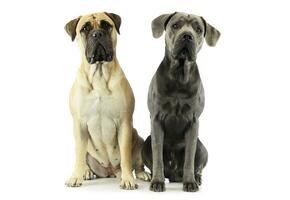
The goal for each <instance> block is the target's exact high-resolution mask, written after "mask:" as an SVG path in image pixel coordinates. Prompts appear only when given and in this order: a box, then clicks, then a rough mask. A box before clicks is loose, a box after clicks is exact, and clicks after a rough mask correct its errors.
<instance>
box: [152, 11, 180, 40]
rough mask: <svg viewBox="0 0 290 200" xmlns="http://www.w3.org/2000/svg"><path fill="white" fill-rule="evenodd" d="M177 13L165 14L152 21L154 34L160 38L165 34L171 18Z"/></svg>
mask: <svg viewBox="0 0 290 200" xmlns="http://www.w3.org/2000/svg"><path fill="white" fill-rule="evenodd" d="M175 14H176V12H175V13H171V14H163V15H160V16H159V17H157V18H155V19H154V20H153V21H152V23H151V28H152V34H153V37H154V38H160V37H161V35H162V34H163V31H164V30H165V29H166V25H167V24H168V22H169V20H170V19H171V18H172V17H173V15H175Z"/></svg>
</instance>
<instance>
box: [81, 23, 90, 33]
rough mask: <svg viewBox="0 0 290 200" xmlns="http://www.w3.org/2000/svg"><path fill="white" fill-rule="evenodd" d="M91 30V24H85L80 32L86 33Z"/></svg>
mask: <svg viewBox="0 0 290 200" xmlns="http://www.w3.org/2000/svg"><path fill="white" fill-rule="evenodd" d="M90 30H91V24H90V23H89V22H87V23H85V24H84V25H83V27H82V28H81V32H88V31H90Z"/></svg>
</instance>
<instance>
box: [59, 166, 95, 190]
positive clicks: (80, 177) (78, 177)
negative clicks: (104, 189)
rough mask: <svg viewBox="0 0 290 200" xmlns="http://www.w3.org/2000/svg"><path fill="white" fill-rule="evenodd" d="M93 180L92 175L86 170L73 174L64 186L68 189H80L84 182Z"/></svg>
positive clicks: (93, 176)
mask: <svg viewBox="0 0 290 200" xmlns="http://www.w3.org/2000/svg"><path fill="white" fill-rule="evenodd" d="M94 178H95V175H94V173H93V172H92V171H91V170H90V169H89V168H86V169H84V170H81V172H78V173H74V174H73V175H72V176H71V177H70V178H69V179H68V180H67V181H66V182H65V185H66V186H68V187H80V186H81V185H82V183H83V181H84V180H92V179H94Z"/></svg>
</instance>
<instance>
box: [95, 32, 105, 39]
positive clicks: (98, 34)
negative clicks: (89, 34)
mask: <svg viewBox="0 0 290 200" xmlns="http://www.w3.org/2000/svg"><path fill="white" fill-rule="evenodd" d="M93 37H95V38H96V37H98V38H101V37H103V33H102V32H101V31H95V32H94V33H93Z"/></svg>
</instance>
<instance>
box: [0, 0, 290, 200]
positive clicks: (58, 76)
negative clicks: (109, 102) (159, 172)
mask: <svg viewBox="0 0 290 200" xmlns="http://www.w3.org/2000/svg"><path fill="white" fill-rule="evenodd" d="M0 4H1V5H0V16H1V26H0V27H1V32H0V34H1V37H0V53H1V54H0V55H1V57H0V91H1V96H0V119H1V125H0V134H1V135H0V160H1V163H0V178H1V180H0V188H1V189H0V191H1V192H0V199H20V198H25V199H26V198H30V199H52V198H53V199H55V198H58V199H59V198H63V199H80V198H82V199H104V198H110V199H113V198H114V199H116V198H125V197H128V198H134V197H137V198H139V199H141V198H142V199H149V198H150V199H157V198H159V199H160V198H168V199H176V198H179V199H193V198H195V199H254V198H256V199H262V198H263V199H289V198H290V195H289V191H288V189H289V188H288V187H289V179H290V172H289V170H290V162H289V152H290V145H289V143H290V140H289V139H290V137H289V135H290V128H289V113H290V106H289V102H290V95H289V86H290V79H289V75H290V74H289V72H290V70H289V68H290V65H289V64H290V62H289V55H288V54H289V44H290V39H289V35H290V28H289V18H290V13H289V6H287V1H286V0H285V1H282V0H275V1H274V0H273V1H265V0H264V1H262V0H261V1H258V0H257V1H251V0H243V1H231V0H219V1H215V0H212V1H209V0H199V1H196V0H191V1H189V0H183V1H182V0H166V1H163V0H154V1H149V0H146V1H145V0H142V1H141V0H139V1H133V0H131V1H130V0H102V1H101V0H86V1H84V0H78V1H72V0H67V1H65V0H62V1H53V0H49V1H32V0H23V1H20V0H19V1H14V0H10V1H6V2H5V3H4V1H1V3H0ZM99 11H108V12H115V13H117V14H119V15H120V16H121V17H122V25H121V35H120V36H119V37H118V46H117V54H118V55H117V56H118V59H119V61H120V64H121V67H122V68H123V70H124V72H125V74H126V76H127V78H128V80H129V82H130V84H131V86H132V88H133V91H134V94H135V99H136V106H135V113H134V125H135V127H136V128H137V130H138V132H139V134H140V135H141V136H142V137H143V138H145V137H147V136H148V135H149V130H150V126H149V112H148V109H147V103H146V102H147V92H148V86H149V82H150V80H151V78H152V76H153V74H154V72H155V70H156V69H157V67H158V65H159V63H160V62H161V59H162V58H163V55H164V37H162V38H161V39H158V40H156V39H154V38H153V37H152V34H151V27H150V24H151V20H152V19H153V18H155V17H157V16H158V15H160V14H163V13H168V12H174V11H185V12H189V13H194V14H198V15H202V16H203V17H204V18H205V19H206V20H207V21H208V22H209V23H211V24H212V25H213V26H215V27H216V28H217V29H219V31H220V32H221V38H220V41H219V42H218V44H217V47H215V48H210V47H208V46H206V44H205V45H204V47H203V49H202V50H201V52H200V54H199V56H198V65H199V70H200V73H201V77H202V80H203V84H204V87H205V92H206V107H205V110H204V112H203V114H202V117H201V119H200V138H201V140H202V141H203V142H204V144H205V145H206V147H207V148H208V151H209V163H208V166H207V167H206V169H205V170H204V178H203V185H202V187H201V189H200V191H199V192H198V193H193V194H192V193H184V192H182V185H181V184H170V185H169V184H167V192H166V193H163V194H156V193H153V192H150V191H149V189H148V187H149V184H148V183H145V182H141V181H138V183H139V187H140V188H139V189H138V190H136V191H123V190H120V189H119V186H118V182H117V180H115V179H101V180H96V181H92V182H89V183H85V184H84V185H83V187H81V188H66V187H65V186H64V182H65V180H66V179H67V178H68V177H69V176H70V175H71V172H72V170H73V164H74V141H73V133H72V120H71V116H70V113H69V109H68V94H69V90H70V87H71V85H72V82H73V80H74V78H75V74H76V70H77V68H78V67H79V65H80V55H79V50H78V46H77V44H76V43H72V42H71V40H70V38H69V36H68V35H67V34H66V32H65V31H64V25H65V24H66V23H67V22H68V21H69V20H71V19H73V18H75V17H78V16H79V15H82V14H88V13H91V12H99ZM177 195H178V196H177Z"/></svg>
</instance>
